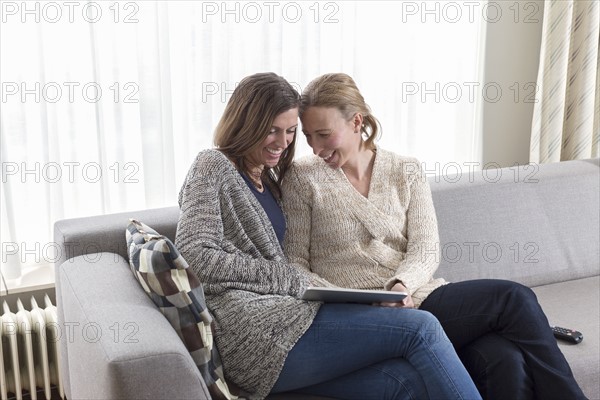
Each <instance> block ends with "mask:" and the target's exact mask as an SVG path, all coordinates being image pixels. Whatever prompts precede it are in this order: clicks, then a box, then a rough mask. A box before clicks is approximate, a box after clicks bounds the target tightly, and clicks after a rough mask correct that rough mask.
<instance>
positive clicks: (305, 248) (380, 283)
mask: <svg viewBox="0 0 600 400" xmlns="http://www.w3.org/2000/svg"><path fill="white" fill-rule="evenodd" d="M283 206H284V212H285V214H286V218H287V232H286V236H285V242H284V250H285V253H286V255H287V257H288V260H289V261H290V262H291V263H293V264H296V265H300V266H302V267H303V268H304V269H305V270H308V271H310V272H312V273H316V274H318V275H320V276H321V277H323V278H325V279H326V280H327V281H329V282H331V283H332V284H334V285H337V286H341V287H349V288H362V289H382V288H385V289H389V288H391V286H393V285H394V283H396V282H398V281H400V282H402V283H403V284H404V286H406V287H407V288H408V290H409V291H410V293H411V295H412V297H413V300H414V303H415V306H416V307H419V306H420V304H421V303H422V302H423V300H425V298H426V297H427V296H428V295H429V294H430V293H431V292H432V291H433V290H435V289H436V288H438V287H440V286H441V285H443V284H445V283H446V282H445V281H444V280H443V279H433V274H434V273H435V271H436V269H437V267H438V264H439V254H440V249H439V239H438V229H437V219H436V215H435V209H434V207H433V201H432V199H431V190H430V188H429V184H428V183H427V180H426V179H425V176H424V175H423V173H422V171H421V168H420V164H419V162H418V161H417V160H416V159H414V158H407V157H401V156H399V155H396V154H394V153H391V152H388V151H385V150H383V149H379V148H378V149H377V152H376V156H375V162H374V165H373V174H372V177H371V184H370V188H369V194H368V198H366V197H364V196H362V195H361V194H360V193H359V192H358V191H357V190H356V189H355V188H354V187H353V186H352V184H351V183H350V182H349V181H348V179H347V178H346V176H345V175H344V172H343V171H342V170H341V169H339V168H338V169H333V168H331V167H329V166H328V165H327V164H325V162H324V161H323V160H321V159H320V158H319V157H316V156H310V157H306V158H303V159H300V160H298V161H297V162H296V163H295V165H294V167H293V168H292V169H291V170H290V172H289V173H288V175H286V178H285V180H284V182H283Z"/></svg>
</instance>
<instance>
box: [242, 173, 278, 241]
mask: <svg viewBox="0 0 600 400" xmlns="http://www.w3.org/2000/svg"><path fill="white" fill-rule="evenodd" d="M240 175H242V178H244V180H245V181H246V185H248V187H249V188H250V190H251V191H252V193H254V196H255V197H256V200H258V202H259V203H260V205H261V206H262V208H263V209H264V210H265V213H266V214H267V216H268V217H269V220H270V221H271V225H273V230H275V235H277V240H278V241H279V245H280V246H281V248H283V236H284V235H285V217H284V216H283V211H281V207H279V203H277V200H275V196H273V193H271V191H270V190H269V187H268V186H267V185H263V188H264V189H265V190H264V191H263V192H262V193H261V192H259V191H258V190H257V189H256V186H254V184H253V183H252V181H251V180H250V179H249V178H248V177H247V176H246V174H243V173H241V172H240Z"/></svg>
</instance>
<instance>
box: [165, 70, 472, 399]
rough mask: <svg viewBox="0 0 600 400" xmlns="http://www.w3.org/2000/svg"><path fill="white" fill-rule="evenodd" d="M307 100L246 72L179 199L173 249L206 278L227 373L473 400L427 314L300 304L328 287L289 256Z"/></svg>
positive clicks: (325, 391) (271, 387) (317, 390)
mask: <svg viewBox="0 0 600 400" xmlns="http://www.w3.org/2000/svg"><path fill="white" fill-rule="evenodd" d="M299 102H300V96H299V94H298V93H297V92H296V90H294V88H293V87H292V86H291V85H290V84H289V83H288V82H287V81H285V79H283V78H281V77H280V76H277V75H275V74H273V73H261V74H255V75H251V76H249V77H246V78H244V79H243V80H242V81H241V82H240V84H239V86H238V87H237V88H236V89H235V90H234V92H233V94H232V96H231V98H230V100H229V102H228V103H227V106H226V108H225V111H224V113H223V116H222V118H221V121H220V122H219V124H218V126H217V128H216V133H215V144H216V148H215V149H212V150H205V151H201V152H200V153H199V154H198V156H197V157H196V160H195V161H194V163H193V165H192V167H191V168H190V170H189V172H188V175H187V178H186V180H185V183H184V185H183V187H182V189H181V192H180V195H179V205H180V208H181V214H180V218H179V223H178V226H177V238H176V244H177V246H178V247H179V249H180V250H181V253H182V255H183V256H184V258H185V259H186V260H187V261H188V263H189V264H190V266H191V268H192V269H193V270H194V272H195V273H196V274H197V275H198V277H199V278H200V281H201V282H202V283H203V287H204V291H205V294H206V303H207V306H208V308H209V309H210V311H211V312H212V314H213V315H214V317H215V321H216V324H217V330H216V332H215V342H216V344H217V346H218V349H219V352H220V355H221V359H222V362H223V367H224V372H225V376H226V378H227V379H228V380H229V381H231V382H233V383H234V384H235V385H237V386H238V387H240V388H241V389H243V390H244V391H246V392H247V393H249V397H250V398H256V399H260V398H264V397H266V396H267V395H268V394H269V393H280V392H289V391H295V392H301V393H306V394H313V395H322V396H330V397H335V398H341V399H360V400H366V399H377V400H381V399H409V398H412V399H415V398H418V399H425V398H435V399H441V398H443V399H477V398H479V395H478V393H477V390H476V388H475V386H474V385H473V382H472V381H471V379H470V377H469V375H468V373H467V372H466V370H465V369H464V368H463V366H462V364H461V362H460V360H459V358H458V356H457V355H456V352H455V351H454V349H453V348H452V345H451V344H450V342H449V341H448V339H447V337H446V335H445V334H444V332H443V330H442V329H441V327H440V325H439V322H438V321H437V320H436V319H435V318H434V317H433V316H432V315H431V314H430V313H428V312H425V311H419V310H403V309H394V308H389V307H376V306H371V305H356V304H321V303H319V302H309V301H304V300H301V299H300V297H301V295H302V293H303V292H304V290H305V289H306V288H307V287H308V286H309V285H313V286H314V285H323V284H326V282H324V281H323V280H321V279H320V278H318V277H317V276H316V275H315V274H310V273H309V272H307V271H304V270H302V269H301V268H299V267H296V266H294V265H292V264H291V263H289V262H288V261H287V259H286V257H285V256H284V253H283V250H282V247H281V244H282V241H283V235H284V232H285V229H286V221H285V219H284V217H283V213H282V210H281V207H280V201H281V200H282V196H281V193H280V189H279V186H280V184H281V182H282V180H283V181H285V180H286V179H287V173H288V167H289V165H290V163H291V160H292V158H293V155H294V144H295V133H296V127H297V124H298V105H299Z"/></svg>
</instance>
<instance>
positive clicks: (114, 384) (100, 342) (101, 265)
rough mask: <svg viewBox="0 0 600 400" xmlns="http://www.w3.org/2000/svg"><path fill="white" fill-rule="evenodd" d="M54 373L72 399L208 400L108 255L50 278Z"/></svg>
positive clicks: (177, 343)
mask: <svg viewBox="0 0 600 400" xmlns="http://www.w3.org/2000/svg"><path fill="white" fill-rule="evenodd" d="M57 277H58V280H59V282H57V283H58V284H59V286H60V291H59V294H57V303H58V306H59V307H60V308H62V312H61V313H60V316H59V329H60V330H61V332H60V333H61V335H60V343H59V346H60V347H61V354H62V355H63V356H66V357H67V360H62V361H61V366H68V367H67V368H68V370H64V369H63V371H62V373H63V374H67V375H68V376H67V377H66V378H67V379H65V381H66V382H68V385H69V387H68V388H66V389H67V393H68V394H70V396H71V398H74V399H82V398H86V399H109V398H110V399H116V398H127V399H136V398H137V399H140V398H144V399H151V398H156V399H159V398H160V399H165V398H187V399H210V395H209V392H208V390H207V388H206V385H205V384H204V381H203V380H202V377H201V375H200V373H199V371H198V369H197V367H196V365H195V364H194V362H193V360H192V358H191V356H190V355H189V353H188V351H187V349H186V348H185V346H184V344H183V342H182V341H181V340H180V339H179V337H178V336H177V333H176V332H175V330H174V329H173V328H172V327H171V325H170V324H169V322H168V321H167V319H166V318H165V317H164V316H163V315H162V314H161V312H160V311H159V310H158V308H157V307H156V306H155V305H154V303H153V302H152V301H151V300H150V298H149V297H148V296H147V295H146V293H144V291H143V290H142V288H141V287H140V285H139V283H138V282H137V281H136V280H135V278H134V277H133V274H132V272H131V270H130V269H129V264H128V263H127V261H125V259H123V258H122V257H121V256H119V255H117V254H114V253H96V254H88V255H85V256H79V257H75V258H72V259H70V260H67V261H65V262H64V263H62V264H61V265H60V267H59V271H58V273H57Z"/></svg>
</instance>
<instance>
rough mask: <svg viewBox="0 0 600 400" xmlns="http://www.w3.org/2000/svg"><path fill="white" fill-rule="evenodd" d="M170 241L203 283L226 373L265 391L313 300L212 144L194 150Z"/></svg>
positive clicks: (307, 319)
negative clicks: (305, 297) (304, 295)
mask: <svg viewBox="0 0 600 400" xmlns="http://www.w3.org/2000/svg"><path fill="white" fill-rule="evenodd" d="M179 207H180V209H181V213H180V216H179V223H178V225H177V236H176V245H177V247H178V248H179V249H180V251H181V253H182V255H183V256H184V258H185V259H186V261H187V262H188V263H189V265H190V266H191V268H192V269H193V270H194V272H195V273H196V274H197V275H198V277H199V279H200V281H201V282H202V283H203V287H204V291H205V294H206V302H207V305H208V308H209V310H210V311H211V312H212V313H213V315H214V317H215V321H216V325H217V329H216V335H215V341H216V344H217V347H218V349H219V352H220V354H221V358H222V361H223V366H224V370H225V376H226V378H227V379H229V380H231V381H233V382H234V383H235V384H236V385H238V386H239V387H241V388H242V389H244V390H245V391H247V392H249V393H250V394H251V398H257V399H260V398H264V397H266V396H267V395H268V394H269V392H270V390H271V388H272V387H273V385H274V384H275V382H276V381H277V378H278V377H279V374H280V372H281V369H282V368H283V364H284V362H285V359H286V357H287V354H288V353H289V351H290V350H291V349H292V347H293V346H294V344H295V343H296V342H297V341H298V339H299V338H300V337H301V336H302V335H303V334H304V333H305V332H306V330H307V329H308V328H309V327H310V325H311V323H312V321H313V319H314V317H315V315H316V313H317V311H318V309H319V306H320V303H317V302H306V301H302V300H299V299H298V296H299V295H300V294H301V293H302V292H303V291H304V290H305V289H306V287H307V286H308V284H309V277H308V276H307V275H305V274H304V273H303V272H302V271H301V270H300V269H298V268H296V267H294V266H293V265H291V264H289V263H287V260H286V258H285V256H284V254H283V251H282V249H281V247H280V245H279V243H278V241H277V237H276V235H275V232H274V230H273V228H272V226H271V223H270V221H269V218H268V217H267V215H266V213H265V212H264V210H263V208H262V206H261V205H260V203H258V201H257V200H256V198H255V197H254V195H253V194H252V192H251V191H250V189H249V188H248V186H247V185H246V183H245V182H244V180H243V178H242V177H241V176H240V174H239V173H238V171H237V170H236V169H235V168H234V166H233V165H232V163H231V162H230V161H229V160H228V159H227V158H226V157H225V156H224V155H223V154H222V153H221V152H220V151H218V150H205V151H202V152H200V153H199V154H198V156H197V157H196V160H195V162H194V164H193V165H192V167H191V169H190V171H189V172H188V175H187V177H186V180H185V183H184V185H183V187H182V189H181V191H180V193H179Z"/></svg>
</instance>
